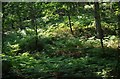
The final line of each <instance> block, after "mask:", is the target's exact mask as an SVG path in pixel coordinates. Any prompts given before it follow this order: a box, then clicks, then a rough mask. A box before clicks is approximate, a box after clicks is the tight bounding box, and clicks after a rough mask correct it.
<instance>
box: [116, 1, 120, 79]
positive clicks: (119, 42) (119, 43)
mask: <svg viewBox="0 0 120 79" xmlns="http://www.w3.org/2000/svg"><path fill="white" fill-rule="evenodd" d="M118 7H119V9H118V10H120V1H119V2H118ZM117 17H118V50H117V51H118V52H117V55H116V57H117V64H116V71H117V78H119V77H120V75H119V73H120V70H119V68H120V67H119V64H120V53H119V52H120V13H119V14H118V16H117Z"/></svg>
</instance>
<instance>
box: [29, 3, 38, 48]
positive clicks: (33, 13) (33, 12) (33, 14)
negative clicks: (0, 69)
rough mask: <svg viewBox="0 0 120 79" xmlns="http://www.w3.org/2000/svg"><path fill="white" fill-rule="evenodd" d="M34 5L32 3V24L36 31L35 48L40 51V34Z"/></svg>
mask: <svg viewBox="0 0 120 79" xmlns="http://www.w3.org/2000/svg"><path fill="white" fill-rule="evenodd" d="M33 4H34V3H31V5H30V6H31V24H32V26H33V27H34V31H35V46H36V47H35V48H36V50H38V47H37V46H38V44H37V43H38V32H37V29H38V28H37V25H36V23H35V18H36V17H35V14H36V10H35V9H34V7H33V6H34V5H33Z"/></svg>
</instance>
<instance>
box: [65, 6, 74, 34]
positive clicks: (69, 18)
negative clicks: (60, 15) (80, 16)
mask: <svg viewBox="0 0 120 79" xmlns="http://www.w3.org/2000/svg"><path fill="white" fill-rule="evenodd" d="M67 10H68V12H67V16H68V20H69V22H68V23H69V26H70V31H71V33H72V35H74V33H73V30H72V24H71V17H70V12H69V11H70V10H69V9H68V6H67Z"/></svg>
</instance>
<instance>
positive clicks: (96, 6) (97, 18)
mask: <svg viewBox="0 0 120 79" xmlns="http://www.w3.org/2000/svg"><path fill="white" fill-rule="evenodd" d="M94 12H95V13H94V17H95V24H96V31H97V36H98V38H99V39H100V41H101V47H102V48H104V46H103V31H102V28H101V19H100V13H99V3H98V2H95V3H94Z"/></svg>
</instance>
